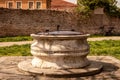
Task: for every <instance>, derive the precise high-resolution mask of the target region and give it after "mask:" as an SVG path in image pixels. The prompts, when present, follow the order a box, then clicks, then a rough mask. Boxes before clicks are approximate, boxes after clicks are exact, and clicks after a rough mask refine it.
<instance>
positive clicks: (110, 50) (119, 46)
mask: <svg viewBox="0 0 120 80" xmlns="http://www.w3.org/2000/svg"><path fill="white" fill-rule="evenodd" d="M89 44H90V47H91V48H90V54H89V55H109V56H113V57H116V58H118V59H120V40H117V41H114V40H104V41H89ZM30 55H31V54H30V44H26V45H14V46H10V47H0V56H30Z"/></svg>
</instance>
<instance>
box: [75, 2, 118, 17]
mask: <svg viewBox="0 0 120 80" xmlns="http://www.w3.org/2000/svg"><path fill="white" fill-rule="evenodd" d="M116 3H117V1H116V0H78V7H77V11H79V12H81V13H83V14H89V13H90V12H92V11H93V10H94V9H96V8H99V7H101V8H104V12H105V13H106V14H108V15H110V16H116V17H120V9H119V8H118V7H117V6H116Z"/></svg>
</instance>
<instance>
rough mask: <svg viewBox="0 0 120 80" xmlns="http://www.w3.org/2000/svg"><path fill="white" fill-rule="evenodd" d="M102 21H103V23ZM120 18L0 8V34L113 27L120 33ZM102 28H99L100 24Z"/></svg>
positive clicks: (93, 30)
mask: <svg viewBox="0 0 120 80" xmlns="http://www.w3.org/2000/svg"><path fill="white" fill-rule="evenodd" d="M103 22H104V23H103ZM119 22H120V19H116V18H108V17H107V16H105V15H103V19H102V15H92V16H91V18H90V19H89V18H88V19H83V18H81V17H80V15H76V14H74V13H68V12H62V11H54V10H53V11H50V10H9V9H3V8H0V36H1V37H2V36H17V35H30V34H31V33H38V32H44V31H46V30H50V31H54V30H56V29H57V28H56V27H57V25H60V26H61V27H60V30H71V29H75V30H76V31H80V32H83V33H89V34H99V33H104V32H107V30H108V29H109V27H110V26H111V27H114V34H120V27H119V25H120V23H119ZM102 24H103V25H104V28H102V29H101V26H103V25H102Z"/></svg>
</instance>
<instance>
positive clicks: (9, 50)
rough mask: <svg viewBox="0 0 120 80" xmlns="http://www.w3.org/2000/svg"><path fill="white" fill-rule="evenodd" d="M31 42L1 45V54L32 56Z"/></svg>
mask: <svg viewBox="0 0 120 80" xmlns="http://www.w3.org/2000/svg"><path fill="white" fill-rule="evenodd" d="M30 55H31V54H30V44H26V45H13V46H10V47H0V56H30Z"/></svg>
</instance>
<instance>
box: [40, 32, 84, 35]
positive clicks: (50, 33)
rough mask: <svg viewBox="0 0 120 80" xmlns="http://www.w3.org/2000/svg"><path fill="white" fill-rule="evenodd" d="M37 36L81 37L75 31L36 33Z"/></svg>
mask: <svg viewBox="0 0 120 80" xmlns="http://www.w3.org/2000/svg"><path fill="white" fill-rule="evenodd" d="M38 34H40V35H41V34H49V35H81V34H82V33H80V32H75V31H53V32H46V33H38Z"/></svg>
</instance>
